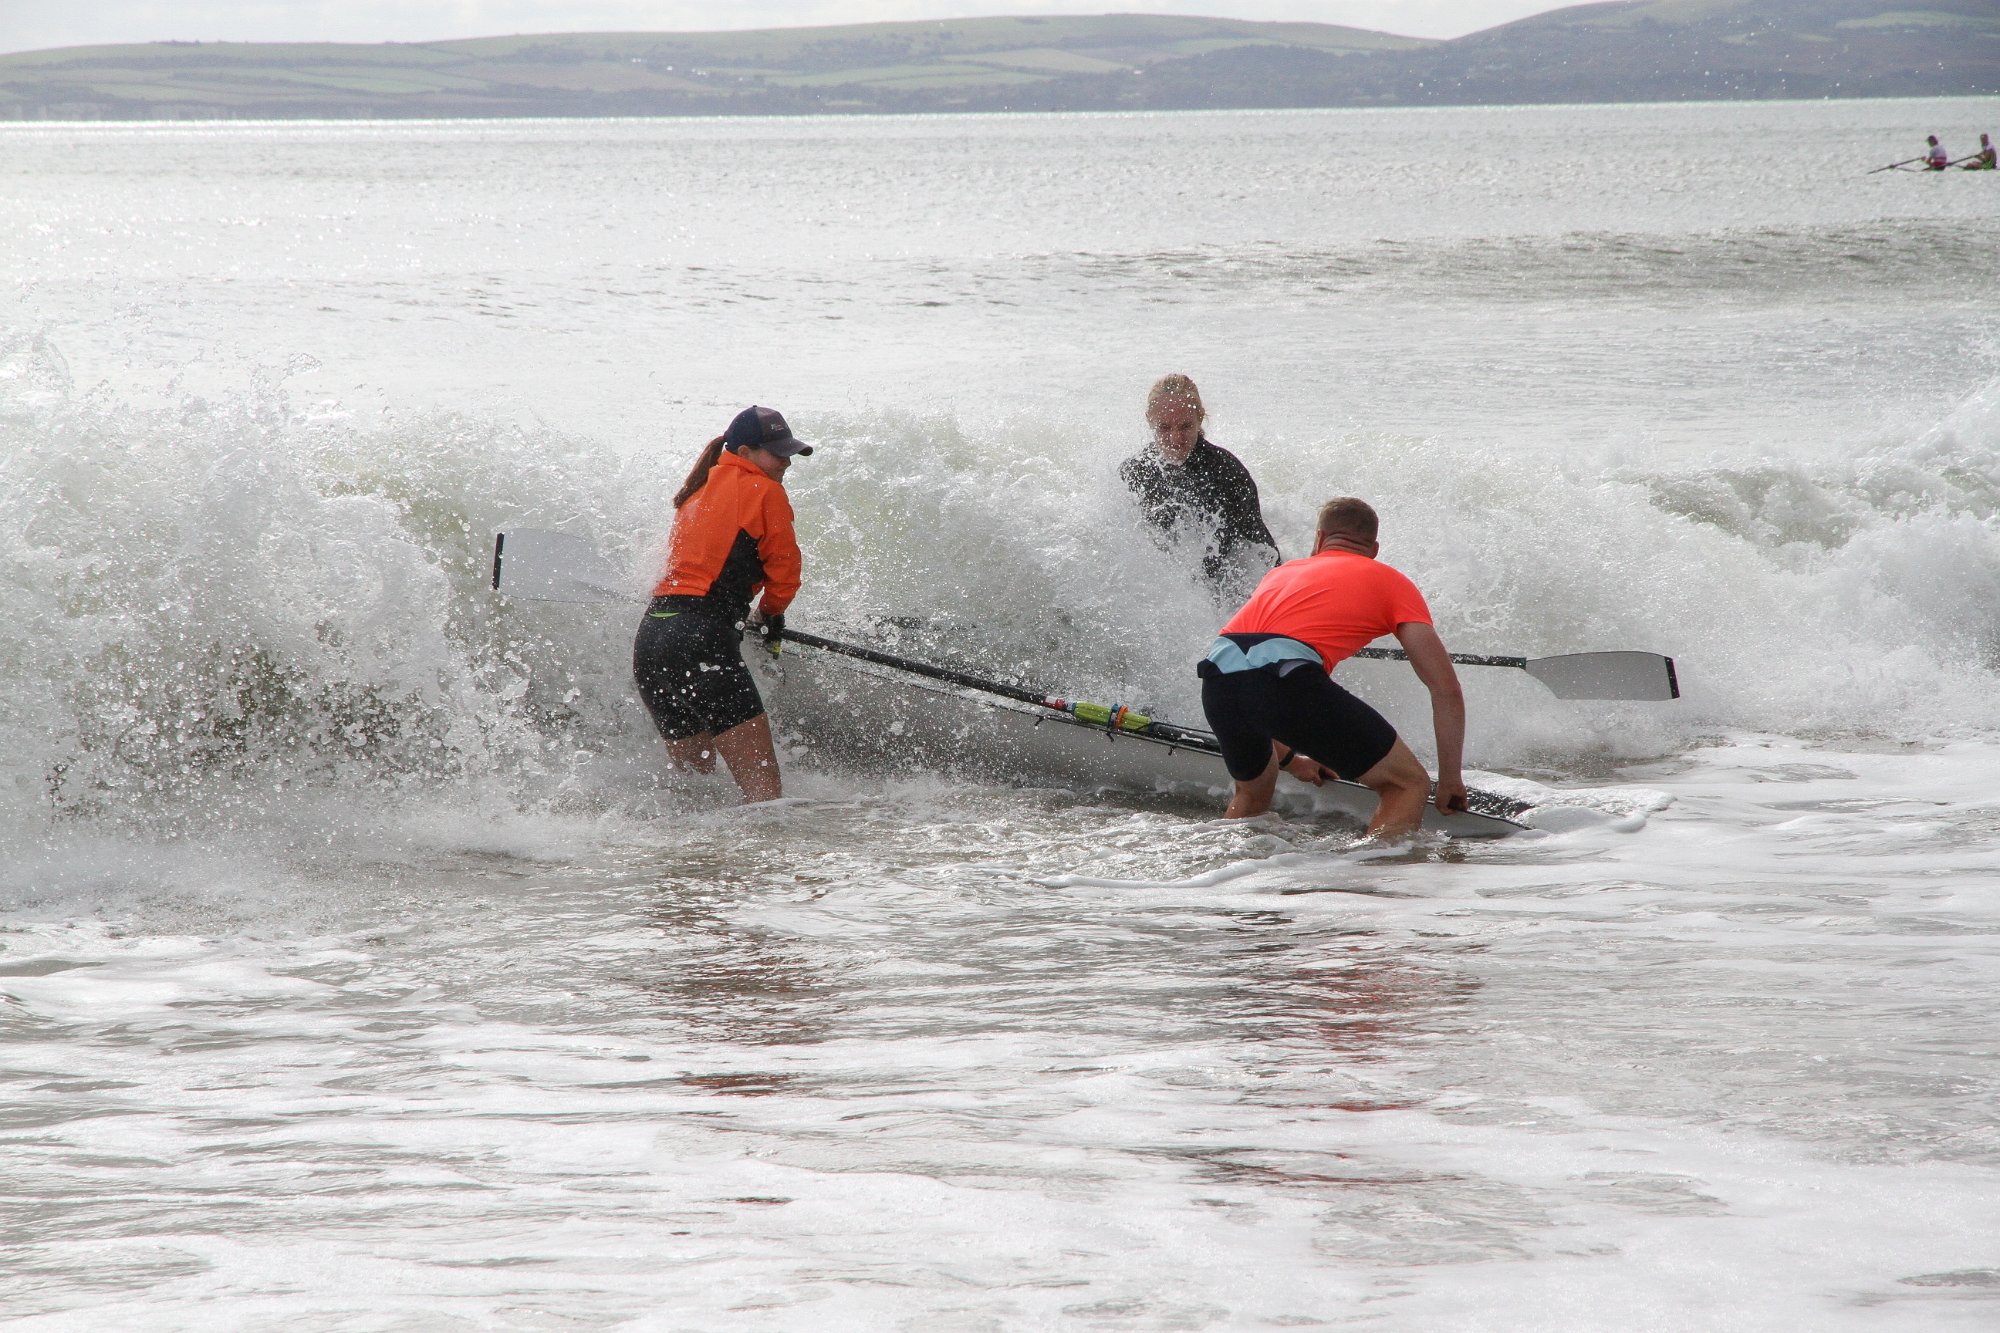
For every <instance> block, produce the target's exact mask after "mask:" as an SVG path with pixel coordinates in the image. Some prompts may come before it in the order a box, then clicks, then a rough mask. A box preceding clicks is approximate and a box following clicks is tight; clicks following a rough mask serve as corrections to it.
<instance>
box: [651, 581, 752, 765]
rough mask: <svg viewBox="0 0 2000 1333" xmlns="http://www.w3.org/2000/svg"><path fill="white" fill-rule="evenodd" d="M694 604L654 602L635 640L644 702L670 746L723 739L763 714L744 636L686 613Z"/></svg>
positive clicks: (718, 621)
mask: <svg viewBox="0 0 2000 1333" xmlns="http://www.w3.org/2000/svg"><path fill="white" fill-rule="evenodd" d="M690 600H692V599H688V598H667V597H660V598H655V599H654V601H653V604H652V606H651V607H650V608H649V609H648V610H647V612H646V618H645V619H644V620H642V621H640V622H639V633H638V634H637V635H636V636H635V637H634V638H633V640H632V677H633V679H634V680H636V681H637V682H638V684H639V697H640V698H641V699H644V700H645V701H646V711H647V712H649V713H651V714H652V715H653V725H654V726H655V727H658V728H659V729H660V735H662V736H664V737H666V738H667V739H668V740H670V741H679V740H686V739H687V738H688V737H690V736H698V735H700V734H701V733H703V732H707V733H708V734H709V735H711V736H720V735H721V734H722V733H723V732H725V731H728V730H729V729H730V728H731V727H739V726H742V725H743V724H744V723H745V722H748V721H749V720H750V719H751V718H753V717H756V716H757V715H758V714H760V713H762V712H763V711H764V700H763V699H762V698H761V697H759V695H758V693H757V682H756V681H754V680H752V679H750V668H749V667H746V666H744V665H743V651H742V644H743V639H742V631H740V630H738V629H737V628H736V625H735V624H734V622H732V621H729V620H725V619H723V618H722V617H721V616H717V615H714V614H712V613H707V612H704V611H703V610H699V609H685V608H686V607H687V603H688V601H690ZM676 604H678V605H676Z"/></svg>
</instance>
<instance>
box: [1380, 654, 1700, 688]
mask: <svg viewBox="0 0 2000 1333" xmlns="http://www.w3.org/2000/svg"><path fill="white" fill-rule="evenodd" d="M1355 656H1356V657H1370V658H1374V659H1375V660H1377V661H1389V662H1407V661H1409V660H1410V655H1409V654H1408V653H1406V652H1404V651H1403V650H1402V649H1401V648H1363V649H1362V650H1361V651H1360V652H1358V653H1356V654H1355ZM1451 660H1452V661H1454V662H1456V663H1458V664H1459V665H1460V666H1497V667H1515V668H1517V669H1519V670H1521V671H1525V672H1527V673H1528V674H1529V675H1531V676H1533V677H1534V678H1535V679H1536V680H1538V681H1540V682H1541V683H1542V684H1544V685H1546V686H1548V687H1549V689H1550V691H1551V692H1553V693H1554V694H1555V696H1556V698H1558V699H1678V698H1680V697H1681V683H1680V679H1679V677H1677V676H1676V675H1675V674H1674V659H1673V658H1671V657H1663V656H1661V655H1660V654H1659V653H1636V652H1620V653H1564V654H1563V655H1562V656H1560V657H1497V656H1489V655H1484V654H1478V653H1453V654H1452V655H1451Z"/></svg>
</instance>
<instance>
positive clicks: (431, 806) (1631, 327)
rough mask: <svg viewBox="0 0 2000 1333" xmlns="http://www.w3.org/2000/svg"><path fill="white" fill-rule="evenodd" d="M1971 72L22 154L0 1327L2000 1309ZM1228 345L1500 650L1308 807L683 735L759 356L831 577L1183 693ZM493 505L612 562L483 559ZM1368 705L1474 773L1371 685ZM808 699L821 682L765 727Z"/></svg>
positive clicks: (1694, 1322)
mask: <svg viewBox="0 0 2000 1333" xmlns="http://www.w3.org/2000/svg"><path fill="white" fill-rule="evenodd" d="M1981 130H1987V131H1989V132H1992V131H1995V130H2000V101H1995V100H1992V99H1986V100H1979V99H1963V100H1954V101H1939V102H1897V101H1875V102H1865V103H1845V104H1803V103H1800V104H1782V105H1705V106H1691V107H1659V106H1652V107H1593V108H1564V107H1550V108H1523V109H1470V110H1467V109H1456V110H1422V111H1340V112H1315V113H1273V114H1178V115H1152V116H1021V117H963V118H934V119H924V118H911V119H879V120H873V119H871V120H857V119H807V120H768V121H722V120H687V121H618V122H585V121H576V122H535V123H516V122H501V123H491V122H480V123H472V122H465V123H442V124H366V123H362V124H346V123H343V124H282V125H281V124H229V125H221V124H218V125H174V126H115V125H111V126H107V125H34V126H28V125H19V126H0V179H4V182H5V185H4V188H0V257H3V258H4V266H0V277H4V281H5V284H6V286H5V297H4V304H0V609H4V614H3V615H0V663H4V673H5V674H4V682H5V686H6V688H5V690H4V691H0V752H4V754H5V755H6V759H5V763H4V766H3V767H0V1043H4V1046H0V1049H4V1053H5V1059H4V1061H0V1073H3V1074H4V1078H5V1084H4V1093H0V1199H4V1200H5V1204H6V1206H5V1207H4V1208H0V1303H4V1308H5V1309H6V1310H7V1312H8V1320H9V1323H10V1326H12V1327H20V1328H24V1329H101V1328H107V1327H115V1328H121V1329H181V1328H196V1327H199V1328H203V1329H213V1328H226V1329H263V1328H276V1327H285V1328H288V1329H301V1330H306V1329H310V1330H350V1329H353V1330H384V1329H426V1330H430V1329H453V1328H465V1329H474V1328H479V1329H486V1328H522V1329H542V1328H641V1329H662V1330H679V1329H690V1330H693V1329H714V1328H751V1329H869V1330H872V1329H885V1328H904V1329H924V1330H932V1329H965V1330H974V1329H1017V1328H1063V1329H1067V1328H1092V1329H1145V1330H1153V1329H1231V1330H1233V1329H1249V1328H1321V1327H1323V1328H1355V1329H1420V1330H1437V1329H1446V1330H1457V1329H1463V1330H1482V1329H1524V1328H1534V1329H1549V1330H1596V1329H1603V1328H1620V1329H1633V1330H1676V1329H1688V1328H1701V1329H1725V1330H1726V1329H1744V1330H1795V1329H1801V1328H1813V1329H1830V1330H1863V1329H1868V1330H1873V1329H1919V1328H1921V1329H1956V1328H1963V1329H1976V1328H1977V1329H1984V1328H1990V1327H1993V1326H1994V1324H1995V1323H1996V1321H2000V1245H1996V1242H1995V1240H1994V1237H1995V1236H1996V1235H2000V1109H1996V1108H2000V1060H1997V1059H1996V1050H1995V1038H1994V1033H1995V1032H1996V1031H2000V998H1996V997H2000V939H1996V936H1997V935H2000V795H1996V791H1995V779H1996V774H2000V697H1996V684H2000V597H1996V595H1995V590H1996V588H2000V520H1997V519H1996V503H2000V276H1996V271H1995V266H1994V262H1993V259H1994V255H1995V254H1996V253H2000V177H1996V176H1992V175H1986V174H1960V173H1951V174H1949V175H1946V176H1917V175H1907V174H1901V173H1894V172H1887V173H1878V174H1873V175H1869V174H1865V173H1866V172H1867V171H1868V169H1869V168H1871V167H1874V166H1879V165H1882V164H1885V163H1888V162H1892V161H1895V160H1897V159H1899V158H1903V157H1908V156H1910V155H1911V154H1913V153H1914V152H1915V151H1916V148H1915V147H1914V145H1920V144H1921V143H1922V140H1923V136H1924V135H1925V134H1927V133H1938V134H1940V135H1941V137H1943V138H1944V140H1945V142H1946V143H1947V145H1948V146H1950V147H1953V148H1954V149H1959V148H1960V147H1961V146H1962V145H1970V144H1971V143H1974V142H1976V136H1977V134H1978V132H1979V131H1981ZM1169 370H1182V371H1185V372H1187V373H1189V374H1191V375H1193V376H1194V377H1195V378H1196V380H1197V381H1198V382H1199V383H1200V384H1201V386H1202V388H1203V391H1204V393H1205V395H1206V397H1207V399H1208V404H1209V408H1210V417H1211V419H1210V426H1211V430H1210V433H1211V435H1212V437H1213V438H1215V439H1216V440H1217V441H1218V442H1220V443H1222V444H1224V445H1225V446H1227V447H1229V448H1230V449H1232V450H1234V451H1235V452H1237V453H1238V454H1239V456H1241V457H1242V458H1243V459H1244V460H1245V462H1246V463H1248V464H1249V465H1250V467H1251V469H1252V470H1253V472H1254V473H1255V475H1256V476H1257V478H1258V481H1259V484H1260V486H1261V487H1262V490H1263V495H1264V504H1265V511H1266V514H1267V516H1268V517H1269V518H1270V520H1271V524H1272V527H1273V529H1274V531H1276V532H1277V533H1278V535H1279V538H1280V540H1281V542H1282V543H1283V544H1284V545H1285V547H1286V549H1287V552H1288V553H1291V554H1297V553H1300V551H1301V550H1302V549H1303V547H1304V544H1305V541H1306V534H1307V532H1308V530H1309V528H1310V523H1311V516H1312V513H1313V510H1314V508H1315V507H1316V505H1317V504H1318V502H1319V501H1320V500H1322V499H1324V498H1326V497H1327V496H1329V495H1332V494H1339V493H1350V494H1358V495H1362V496H1365V497H1367V498H1369V499H1371V500H1372V501H1374V502H1375V503H1376V504H1377V506H1378V508H1379V509H1380V510H1381V511H1382V513H1383V516H1384V522H1385V532H1384V547H1385V549H1384V558H1385V559H1387V560H1389V561H1390V562H1391V563H1393V564H1395V565H1397V566H1398V567H1400V568H1402V569H1405V570H1406V571H1408V572H1409V573H1411V574H1412V576H1413V577H1415V578H1416V579H1417V581H1418V583H1419V584H1420V585H1421V586H1422V587H1423V588H1424V589H1425V590H1426V592H1427V593H1428V595H1429V597H1430V600H1431V603H1432V606H1433V608H1434V610H1435V611H1436V612H1437V614H1438V617H1439V628H1440V631H1441V632H1442V634H1443V635H1444V637H1445V639H1446V641H1447V643H1449V644H1450V645H1451V646H1452V647H1453V648H1454V649H1457V650H1460V651H1468V652H1509V653H1526V654H1530V655H1541V654H1552V653H1560V652H1569V651H1590V650H1600V649H1619V648H1634V649H1643V650H1647V651H1654V652H1664V653H1670V654H1672V655H1673V656H1674V657H1675V659H1676V661H1677V663H1678V666H1679V671H1680V678H1681V681H1682V686H1683V690H1684V694H1685V697H1684V698H1682V699H1681V700H1679V701H1677V702H1674V703H1671V704H1614V703H1578V702H1563V701H1558V700H1555V699H1553V698H1551V697H1550V696H1549V695H1548V694H1547V693H1546V692H1545V691H1542V690H1541V689H1540V688H1539V687H1538V686H1536V685H1535V684H1534V683H1533V682H1532V681H1530V680H1527V679H1525V678H1524V677H1523V676H1521V675H1520V674H1519V673H1514V672H1505V671H1498V670H1485V671H1481V670H1479V669H1475V668H1467V669H1466V670H1465V672H1464V673H1463V674H1464V678H1465V682H1466V685H1467V689H1468V696H1469V703H1470V710H1471V721H1470V729H1469V741H1468V761H1469V763H1470V765H1471V766H1472V767H1473V768H1474V769H1475V770H1477V771H1476V773H1475V780H1476V781H1479V782H1482V783H1484V784H1486V785H1491V786H1495V787H1499V788H1502V789H1505V790H1508V791H1513V792H1517V793H1522V794H1526V795H1529V796H1530V797H1532V798H1533V799H1536V800H1538V801H1539V802H1541V803H1542V804H1543V805H1544V807H1545V809H1548V810H1554V811H1560V812H1566V814H1567V816H1568V817H1563V818H1552V819H1548V820H1546V821H1544V822H1545V827H1544V828H1543V829H1542V830H1539V831H1537V832H1534V833H1531V834H1527V835H1523V836H1519V837H1515V838H1510V839H1507V840H1504V841H1501V842H1495V843H1477V844H1473V843H1452V842H1446V841H1442V840H1437V839H1429V840H1424V841H1421V842H1419V843H1418V844H1416V845H1415V846H1414V847H1411V848H1408V849H1403V850H1397V851H1384V850H1382V849H1371V848H1368V847H1366V846H1364V845H1357V835H1358V829H1356V828H1355V827H1353V826H1352V825H1349V824H1346V823H1344V822H1342V821H1341V820H1339V819H1338V818H1335V817H1331V816H1317V817H1315V816H1309V815H1304V814H1301V813H1299V812H1298V811H1297V810H1292V811H1291V812H1289V813H1281V814H1278V815H1273V816H1268V817H1266V818H1264V819H1261V820H1257V821H1250V822H1247V823H1227V822H1224V821H1221V820H1220V819H1218V818H1216V815H1217V814H1218V813H1219V802H1217V803H1215V804H1214V805H1210V804H1207V803H1204V802H1202V801H1200V800H1198V799H1191V798H1188V797H1186V796H1185V795H1181V796H1164V795H1146V794H1136V793H1115V792H1114V793H1106V792H1091V791H1079V790H1068V789H1062V788H1052V787H1047V786H1039V787H1038V786H1025V785H1020V784H1017V783H1014V782H1010V781H1008V780H1007V775H1005V774H995V775H994V776H993V780H991V781H989V782H979V781H973V780H968V779H965V778H963V777H953V778H950V779H946V778H944V777H941V776H938V775H936V774H932V773H926V772H923V771H909V772H899V773H890V774H883V773H857V772H852V771H848V770H846V769H844V768H842V767H840V766H839V765H837V764H830V765H822V766H817V767H815V766H812V765H806V764H795V765H794V766H793V767H792V768H791V769H789V770H788V772H787V775H786V777H787V799H786V800H785V801H782V802H779V803H777V804H774V805H771V806H767V807H760V808H753V809H742V808H738V807H737V806H735V805H734V803H733V800H732V792H731V790H730V789H729V788H728V787H727V786H726V784H723V783H719V782H718V783H696V784H693V785H684V786H677V785H673V784H669V783H667V782H666V781H665V780H664V778H663V776H662V774H661V772H660V765H659V755H658V752H657V742H656V741H654V740H653V739H652V737H651V735H650V733H649V730H648V727H647V725H646V723H645V720H644V717H643V715H642V713H641V710H640V709H639V707H638V705H637V702H636V700H635V699H634V698H633V697H632V695H631V692H630V686H629V681H628V678H627V661H628V657H627V654H628V645H629V636H630V631H631V627H632V624H633V622H634V620H635V618H636V610H637V605H638V601H639V600H640V598H641V597H642V596H643V588H644V586H645V584H646V582H647V578H648V573H649V570H650V568H651V563H652V561H653V560H654V559H655V558H656V556H657V551H658V549H659V545H660V542H661V539H662V537H663V535H664V532H665V528H666V524H667V522H668V515H669V512H670V510H669V505H668V502H667V501H668V497H669V496H670V495H671V493H672V491H673V490H674V488H675V487H676V486H677V485H678V483H679V480H680V478H681V475H682V474H683V473H684V472H685V470H686V467H687V464H688V462H689V461H691V459H692V456H693V455H694V453H695V452H696V451H697V450H698V449H699V447H700V445H701V443H702V442H703V441H704V440H706V439H707V438H708V437H709V436H710V435H712V434H713V433H715V432H716V431H717V430H718V429H720V427H721V425H722V424H723V423H724V422H725V421H726V420H727V418H728V415H729V414H730V413H731V412H733V411H734V410H736V409H737V408H738V407H741V406H742V405H744V404H745V403H747V402H751V401H759V402H764V403H767V404H770V405H773V406H777V407H780V408H781V409H783V410H784V411H785V412H786V413H787V415H788V416H789V417H790V418H791V420H792V422H793V424H794V425H795V426H796V427H797V428H798V429H799V430H800V431H801V433H803V434H806V435H807V436H808V437H809V438H813V439H816V440H818V441H820V442H821V444H822V448H821V449H820V450H819V451H818V452H817V453H816V454H815V455H814V457H812V458H811V459H806V460H802V461H801V462H800V464H799V465H798V466H797V467H796V468H795V469H794V470H793V471H792V473H791V475H790V478H789V479H788V484H789V487H790V489H791V492H792V495H793V499H794V503H795V505H796V508H797V511H798V515H799V527H800V535H801V539H802V543H803V545H804V548H805V552H806V560H807V582H806V588H805V591H804V592H803V593H802V595H801V597H800V599H799V601H798V603H797V605H796V608H795V610H794V612H793V615H792V619H793V621H794V622H795V623H796V624H797V625H798V626H799V627H800V628H818V629H822V630H827V631H832V632H840V631H841V630H843V629H844V628H845V627H849V626H853V625H856V624H858V623H861V622H862V621H863V620H865V619H866V618H867V617H870V616H879V615H884V614H887V615H918V616H927V617H940V618H945V619H947V620H949V621H950V622H951V623H955V624H959V625H962V626H964V642H963V645H962V646H963V648H964V651H965V652H966V653H968V654H970V655H972V656H974V657H976V658H977V659H978V660H981V661H983V662H986V663H988V664H989V665H990V670H991V672H992V673H993V674H999V675H1013V676H1017V677H1020V678H1024V679H1032V680H1036V681H1038V682H1041V683H1045V684H1048V685H1051V686H1056V687H1061V688H1063V689H1065V690H1068V691H1070V692H1072V693H1079V694H1088V693H1090V692H1092V691H1104V692H1109V693H1116V694H1118V695H1119V696H1120V697H1128V698H1129V697H1135V696H1137V697H1143V698H1145V699H1146V700H1147V701H1148V702H1149V703H1150V704H1152V705H1153V706H1155V707H1157V708H1158V709H1159V710H1160V711H1161V712H1163V713H1165V714H1167V715H1169V716H1173V717H1177V718H1184V719H1188V720H1197V719H1198V712H1197V709H1196V706H1195V702H1194V700H1195V692H1194V688H1193V687H1194V681H1193V677H1192V674H1191V666H1190V664H1191V662H1192V660H1193V659H1194V657H1195V656H1197V655H1198V653H1199V652H1200V650H1201V648H1202V647H1203V646H1204V645H1205V643H1206V642H1207V639H1208V637H1209V636H1210V635H1211V634H1212V633H1213V631H1214V628H1215V625H1216V623H1217V613H1216V609H1215V608H1214V606H1213V605H1212V604H1211V603H1210V602H1209V601H1208V599H1207V597H1206V596H1205V595H1204V594H1203V593H1201V592H1200V591H1198V590H1197V589H1196V588H1195V587H1194V586H1193V585H1192V584H1191V583H1190V581H1189V578H1188V563H1187V561H1185V560H1183V559H1182V558H1181V557H1180V556H1179V555H1178V554H1177V553H1174V552H1163V551H1160V550H1158V549H1156V548H1155V547H1154V546H1153V544H1152V543H1151V542H1150V541H1149V540H1147V538H1146V537H1145V536H1144V535H1143V534H1142V533H1141V532H1140V531H1139V530H1138V528H1137V527H1136V523H1135V518H1134V515H1133V513H1132V511H1131V509H1130V507H1129V502H1128V501H1127V500H1126V498H1125V497H1124V496H1123V495H1122V493H1121V492H1120V488H1119V486H1118V483H1117V480H1116V475H1115V473H1116V466H1117V463H1118V461H1119V460H1120V459H1121V458H1122V457H1124V456H1125V455H1126V454H1128V453H1130V452H1132V451H1134V450H1136V449H1137V448H1138V447H1140V445H1141V444H1142V443H1143V440H1144V433H1143V427H1142V425H1141V422H1140V413H1141V410H1142V405H1143V399H1144V393H1145V389H1146V386H1147V385H1148V384H1149V383H1150V382H1151V380H1152V379H1154V378H1155V377H1157V376H1158V375H1159V374H1162V373H1164V372H1166V371H1169ZM509 527H538V528H551V529H557V530H561V531H566V532H570V533H573V534H576V535H581V536H587V537H589V538H590V539H591V540H593V541H594V542H596V543H597V544H598V545H599V546H600V547H601V549H603V550H604V551H605V552H606V553H607V554H609V555H611V556H612V557H613V559H614V560H616V561H618V562H619V563H620V565H621V567H622V568H625V569H626V570H627V571H628V572H629V574H630V581H631V585H632V588H633V603H632V605H630V606H617V605H595V606H579V605H563V604H552V603H514V602H509V601H503V600H501V599H498V598H496V597H495V596H494V595H493V594H492V593H491V592H490V591H489V590H488V589H487V587H486V577H487V572H488V567H489V559H490V555H489V553H490V549H491V537H492V533H493V532H494V531H495V530H498V529H503V528H509ZM1343 676H1344V678H1346V679H1348V680H1349V683H1350V684H1352V685H1353V686H1354V687H1355V688H1357V689H1358V690H1360V691H1361V692H1362V693H1364V694H1365V695H1367V696H1368V697H1370V698H1371V699H1374V700H1376V701H1378V702H1379V703H1380V704H1381V705H1382V706H1383V708H1384V710H1385V711H1386V712H1388V713H1389V714H1390V715H1391V717H1392V719H1393V720H1395V721H1396V722H1397V723H1398V725H1399V726H1401V727H1403V728H1404V730H1405V732H1406V734H1408V735H1410V736H1411V737H1412V739H1413V740H1416V741H1418V742H1421V743H1422V744H1420V746H1419V748H1420V749H1426V750H1427V749H1428V734H1427V727H1426V722H1425V707H1424V700H1423V697H1422V692H1421V690H1420V689H1418V688H1416V686H1415V685H1414V682H1413V681H1411V679H1410V678H1409V676H1408V673H1407V671H1404V670H1403V669H1402V668H1399V667H1395V666H1393V665H1388V664H1355V665H1354V666H1353V667H1352V668H1343ZM779 721H780V722H781V723H782V719H779Z"/></svg>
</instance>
